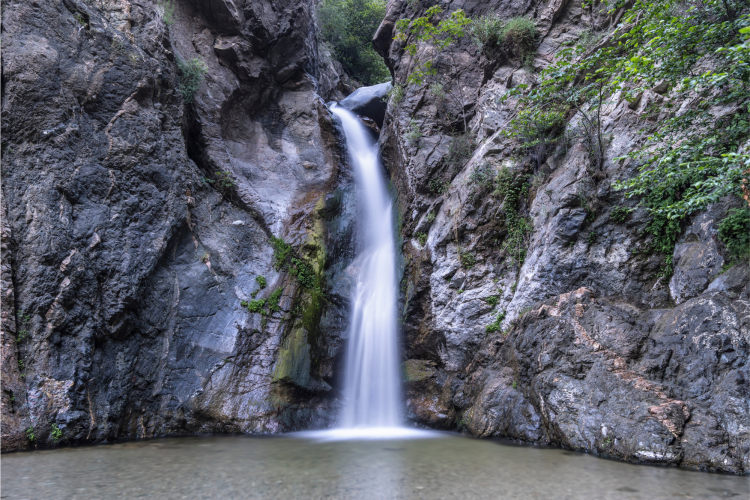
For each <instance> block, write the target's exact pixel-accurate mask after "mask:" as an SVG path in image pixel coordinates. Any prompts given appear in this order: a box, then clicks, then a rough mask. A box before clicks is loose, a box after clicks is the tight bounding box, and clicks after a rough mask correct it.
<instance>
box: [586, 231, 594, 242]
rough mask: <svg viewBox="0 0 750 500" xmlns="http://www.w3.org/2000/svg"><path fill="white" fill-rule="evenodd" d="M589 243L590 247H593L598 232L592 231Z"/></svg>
mask: <svg viewBox="0 0 750 500" xmlns="http://www.w3.org/2000/svg"><path fill="white" fill-rule="evenodd" d="M586 239H587V240H588V242H589V245H592V244H593V243H594V242H595V241H596V232H595V231H590V232H589V236H588V238H586Z"/></svg>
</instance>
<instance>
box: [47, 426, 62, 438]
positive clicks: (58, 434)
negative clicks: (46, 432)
mask: <svg viewBox="0 0 750 500" xmlns="http://www.w3.org/2000/svg"><path fill="white" fill-rule="evenodd" d="M62 435H63V433H62V429H60V428H59V427H58V426H57V424H52V432H51V433H50V436H52V441H54V442H55V443H57V442H58V441H60V440H61V439H62Z"/></svg>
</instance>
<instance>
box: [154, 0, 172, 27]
mask: <svg viewBox="0 0 750 500" xmlns="http://www.w3.org/2000/svg"><path fill="white" fill-rule="evenodd" d="M156 11H157V12H158V13H159V17H161V20H162V21H164V24H166V25H167V28H169V27H171V26H172V25H173V24H174V0H165V1H162V2H159V3H158V4H157V6H156Z"/></svg>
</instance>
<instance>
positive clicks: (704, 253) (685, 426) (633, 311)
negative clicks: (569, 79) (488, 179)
mask: <svg viewBox="0 0 750 500" xmlns="http://www.w3.org/2000/svg"><path fill="white" fill-rule="evenodd" d="M441 6H442V7H443V9H444V10H445V12H446V14H444V15H447V13H448V12H450V11H451V10H455V9H458V8H462V9H464V10H465V11H466V13H467V14H468V15H469V16H471V17H477V16H481V15H486V14H492V13H495V14H497V15H498V16H499V17H500V18H502V19H505V20H507V19H510V18H511V17H513V16H519V15H523V16H526V17H528V18H530V19H533V20H534V22H535V23H536V27H537V36H538V43H537V50H536V54H535V58H534V60H533V62H532V63H531V65H532V66H533V69H531V68H529V67H528V66H526V67H524V64H523V61H522V60H521V59H520V58H519V57H518V56H517V55H514V54H512V53H509V52H508V51H498V50H484V51H482V50H481V49H480V48H479V47H478V46H477V45H476V44H474V43H473V42H472V41H471V40H470V39H469V37H466V38H465V39H463V40H461V41H459V42H458V43H457V44H456V45H455V46H453V47H451V48H450V49H449V51H447V52H445V53H443V54H440V55H438V57H437V59H436V64H437V65H438V67H439V71H440V72H439V75H440V79H441V80H440V82H439V83H441V84H442V90H443V93H446V92H453V93H454V95H459V96H460V93H462V94H463V106H462V107H461V106H460V105H459V104H458V103H457V102H456V99H454V98H452V97H451V96H448V97H446V98H444V97H442V96H440V92H434V91H430V89H429V87H428V85H427V84H425V85H422V86H406V87H405V90H406V92H405V96H404V98H403V100H402V101H401V102H399V103H396V102H394V101H393V100H391V103H390V105H389V108H388V114H387V116H386V119H385V125H384V127H383V131H382V136H381V145H382V153H383V156H384V161H385V163H386V165H387V166H388V168H389V170H390V172H391V175H392V178H393V183H394V186H395V187H396V189H397V192H398V196H399V205H400V211H401V215H402V223H403V228H402V231H403V235H404V239H405V244H404V247H403V252H404V257H405V261H406V265H405V273H404V279H403V281H402V293H403V301H404V302H403V334H404V341H405V350H406V357H407V361H406V362H405V364H404V372H405V374H406V381H407V397H408V401H407V407H408V408H407V412H408V415H409V417H410V419H411V420H412V421H414V422H415V423H417V424H419V425H425V426H429V427H438V428H444V429H461V430H464V431H466V432H469V433H471V434H472V435H475V436H482V437H487V436H499V437H509V438H513V439H518V440H521V441H525V442H532V443H551V444H556V445H562V446H565V447H569V448H573V449H578V450H587V451H591V452H594V453H596V454H599V455H602V456H607V457H614V458H618V459H624V460H630V461H636V462H648V463H659V464H670V465H674V464H677V465H682V466H686V467H691V468H697V469H705V470H714V471H725V472H735V473H743V472H744V473H747V472H748V471H750V458H748V457H750V385H748V384H749V383H750V382H748V380H750V371H749V370H750V368H749V367H750V365H749V364H748V356H749V355H750V316H749V315H748V314H749V313H750V309H749V308H748V307H749V306H748V304H749V303H748V295H749V294H750V281H749V280H748V268H747V265H737V266H734V267H732V268H731V269H729V270H728V271H726V272H725V273H723V274H720V273H721V271H722V266H723V265H724V264H725V263H726V262H727V260H726V255H725V249H724V248H723V247H722V245H721V243H720V242H719V241H718V239H717V224H718V221H719V220H721V218H722V217H723V216H724V214H725V213H726V211H727V210H728V208H730V207H731V206H735V205H737V204H739V203H740V200H727V201H725V202H722V203H720V204H717V205H715V206H713V207H712V208H711V209H710V210H708V211H706V212H704V213H702V214H699V215H697V216H696V217H694V218H693V219H692V220H691V221H690V223H689V224H688V225H687V227H686V228H685V230H684V232H683V235H682V238H681V240H680V241H679V242H678V245H677V247H676V249H675V253H674V255H673V261H674V274H673V275H672V276H671V278H668V279H665V278H664V277H660V276H659V275H660V274H663V273H661V270H662V269H663V268H664V264H665V256H663V255H658V254H653V253H651V252H648V251H645V249H647V248H648V247H649V243H650V241H649V239H648V237H647V236H646V235H645V234H644V233H643V229H644V227H645V225H646V224H647V221H648V215H647V214H646V213H645V211H644V210H643V209H640V208H637V209H635V210H634V211H632V212H630V213H629V214H627V215H626V216H625V217H623V216H622V211H620V214H619V215H620V216H615V215H614V212H613V208H614V207H626V208H634V207H635V205H636V203H637V201H636V200H631V199H625V198H623V194H622V193H621V192H617V191H615V190H613V188H612V183H613V181H615V180H619V179H624V178H627V177H630V176H632V174H633V173H634V172H635V169H636V165H635V164H633V163H634V162H633V163H631V162H630V161H624V162H623V161H615V160H614V158H617V157H619V156H622V155H624V154H626V153H628V152H629V151H631V150H633V148H635V147H636V146H637V143H638V141H640V140H641V139H642V137H643V136H644V135H643V134H644V133H647V131H648V129H649V127H650V126H651V125H652V124H653V123H654V121H655V120H661V119H663V117H664V116H666V115H665V113H667V112H668V111H667V110H666V109H663V108H662V107H661V106H660V103H661V102H662V101H663V96H662V95H661V94H663V93H664V92H665V90H664V89H654V90H655V91H653V92H647V93H645V94H644V95H643V96H642V97H641V99H640V100H639V101H638V102H635V103H628V102H627V101H625V100H624V99H620V98H618V96H614V97H613V98H612V99H610V100H608V101H607V103H606V105H605V107H604V110H603V129H604V133H605V137H606V138H607V142H606V144H605V158H604V161H603V167H602V168H601V169H595V170H592V169H591V162H590V161H589V153H588V151H587V150H586V147H585V143H584V142H583V140H582V139H581V138H580V134H576V133H575V132H576V128H577V127H580V124H579V123H578V122H577V120H576V119H575V118H574V119H573V121H572V123H570V124H569V125H568V130H569V131H570V132H572V133H571V134H570V135H571V137H572V140H570V141H564V142H565V144H564V146H562V145H561V146H558V147H551V148H548V149H547V150H546V151H539V150H538V149H537V150H536V151H535V152H534V154H533V155H519V154H514V153H512V142H511V140H510V139H509V138H507V137H506V136H504V135H503V131H504V130H505V128H506V126H507V124H508V121H509V120H510V119H511V118H512V116H513V115H514V113H515V103H514V102H513V100H509V101H507V102H505V103H501V102H500V101H499V98H500V97H501V96H503V95H504V94H505V93H506V91H507V90H508V89H510V88H512V87H514V86H516V85H518V84H521V83H528V84H533V82H534V81H535V78H536V77H535V76H534V74H533V71H538V70H540V69H542V68H544V67H545V66H546V65H547V64H549V62H550V61H551V60H552V59H553V58H554V57H555V54H556V52H557V51H558V50H560V49H561V48H562V47H563V44H564V43H566V42H571V41H576V40H577V39H578V38H579V36H580V35H581V34H582V33H583V32H584V31H586V30H588V29H590V28H591V27H594V28H596V29H597V31H599V32H601V33H604V35H603V37H602V38H600V39H599V41H598V42H597V43H599V44H601V43H607V42H608V40H609V37H610V36H611V35H608V34H607V33H611V28H613V27H614V26H616V24H617V23H618V22H619V17H620V16H621V15H622V12H623V11H622V10H618V11H616V12H614V13H612V14H611V15H607V13H606V12H603V11H602V12H597V9H591V8H586V9H582V8H581V4H580V2H559V1H551V2H500V1H481V2H478V1H471V0H453V1H450V2H443V3H442V4H441ZM426 7H427V6H426V5H422V3H419V2H406V1H405V0H394V1H391V2H389V6H388V13H387V15H386V18H385V20H384V21H383V23H382V24H381V26H380V28H379V30H378V33H377V34H376V35H375V41H374V43H375V45H376V47H377V48H378V50H379V51H380V52H381V54H383V55H384V56H385V57H386V61H387V64H388V65H389V67H390V68H391V69H392V71H393V73H394V75H395V83H396V84H405V83H406V77H407V75H408V74H409V72H410V71H411V70H413V68H414V67H415V66H414V65H415V61H414V59H413V58H412V57H411V56H410V55H409V53H408V52H406V51H404V43H403V42H400V41H393V36H394V26H395V23H396V21H397V20H398V19H401V18H404V17H406V18H415V17H416V16H418V15H422V13H423V11H424V9H425V8H426ZM418 49H419V51H418V57H423V58H424V57H426V56H429V55H436V54H435V53H434V52H430V51H432V50H434V49H431V48H430V47H428V46H426V45H420V46H419V47H418ZM459 87H460V91H459ZM678 107H679V106H678ZM464 112H465V116H466V119H467V121H468V128H469V130H470V131H471V132H473V133H474V134H475V137H476V144H475V145H474V146H472V147H471V148H470V154H469V155H468V157H464V158H463V159H461V160H460V161H456V160H455V157H456V156H455V154H453V155H452V153H451V149H453V151H456V150H457V149H458V148H457V147H456V146H457V145H458V144H459V142H460V140H461V138H460V136H461V132H462V131H463V123H462V122H463V117H464V116H463V113H464ZM415 129H417V130H420V131H421V133H422V136H421V137H419V136H418V134H414V133H413V131H414V130H415ZM483 165H489V166H490V167H492V168H494V169H495V170H497V169H499V168H501V167H505V168H507V169H509V170H510V171H513V172H518V173H523V174H525V175H528V174H533V175H534V177H533V178H532V180H531V181H530V182H529V184H528V185H527V186H526V187H525V188H524V187H523V186H521V185H520V184H519V185H518V186H516V187H517V188H518V189H519V190H522V191H523V192H524V193H525V194H524V196H522V197H521V198H522V199H521V200H520V201H519V203H518V206H517V207H516V208H515V209H514V210H516V211H517V213H518V214H519V215H520V216H525V217H529V218H530V221H531V224H532V226H533V231H532V232H531V233H530V234H529V235H528V241H526V242H525V243H524V245H523V246H522V247H523V248H524V249H525V250H526V253H525V256H521V257H524V258H521V257H519V254H517V253H514V252H512V251H510V250H509V247H507V246H505V242H506V241H507V239H508V238H509V226H508V218H507V212H506V208H509V207H506V206H505V205H504V203H503V200H504V198H503V196H499V195H493V194H492V192H491V191H488V190H486V189H483V188H482V187H481V186H480V185H478V182H477V180H476V178H475V179H472V177H471V174H472V172H474V171H475V169H481V168H482V166H483ZM436 180H437V181H440V182H445V183H447V182H450V187H449V188H448V187H447V186H446V185H445V184H439V183H436V182H435V181H436ZM480 181H481V179H480ZM524 190H525V191H524ZM526 193H527V194H526ZM521 261H522V264H521V263H520V262H521ZM501 311H505V314H504V315H503V314H500V313H501ZM498 315H500V318H501V321H500V322H499V323H497V326H496V328H491V329H490V331H489V332H488V331H487V329H486V328H487V326H488V325H491V324H493V323H495V322H496V321H497V319H498ZM492 330H494V331H492Z"/></svg>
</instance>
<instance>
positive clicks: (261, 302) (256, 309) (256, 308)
mask: <svg viewBox="0 0 750 500" xmlns="http://www.w3.org/2000/svg"><path fill="white" fill-rule="evenodd" d="M240 305H241V306H242V307H245V308H247V310H248V311H249V312H251V313H257V314H263V308H264V307H266V299H258V300H251V301H249V302H248V301H245V300H243V301H242V302H240Z"/></svg>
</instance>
